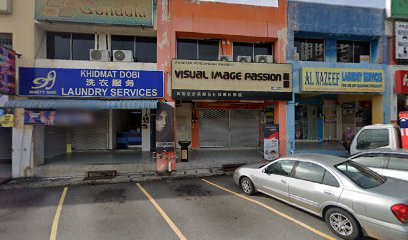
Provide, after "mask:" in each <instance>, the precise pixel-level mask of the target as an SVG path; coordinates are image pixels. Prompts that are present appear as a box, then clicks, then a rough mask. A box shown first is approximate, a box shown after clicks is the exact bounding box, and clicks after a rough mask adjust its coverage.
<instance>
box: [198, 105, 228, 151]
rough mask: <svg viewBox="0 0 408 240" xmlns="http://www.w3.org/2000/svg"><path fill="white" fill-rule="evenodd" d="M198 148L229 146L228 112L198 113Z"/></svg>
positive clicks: (205, 111)
mask: <svg viewBox="0 0 408 240" xmlns="http://www.w3.org/2000/svg"><path fill="white" fill-rule="evenodd" d="M199 124H200V147H228V146H229V112H228V110H202V111H200V119H199Z"/></svg>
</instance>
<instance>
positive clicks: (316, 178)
mask: <svg viewBox="0 0 408 240" xmlns="http://www.w3.org/2000/svg"><path fill="white" fill-rule="evenodd" d="M233 177H234V181H235V183H236V184H237V185H239V186H240V187H241V188H242V190H243V191H244V192H245V193H246V194H248V195H252V194H254V193H255V192H261V193H264V194H267V195H269V196H272V197H274V198H277V199H279V200H282V201H284V202H286V203H288V204H291V205H293V206H296V207H298V208H301V209H303V210H306V211H308V212H310V213H312V214H315V215H318V216H320V217H323V218H324V220H325V221H326V223H327V225H328V227H329V228H330V230H331V231H332V232H333V233H335V234H336V235H338V236H339V237H341V238H343V239H359V238H360V237H362V236H370V237H374V238H378V239H399V240H404V239H405V240H407V239H408V182H406V181H402V180H398V179H393V178H387V177H383V176H381V175H379V174H377V173H375V172H373V171H371V170H370V169H368V168H366V167H363V166H361V165H359V164H357V163H355V162H353V161H350V160H346V159H344V158H339V157H335V156H329V155H322V154H298V155H291V156H288V157H284V158H280V159H278V160H275V161H273V162H271V163H268V164H265V163H264V164H256V165H248V166H243V167H240V168H238V169H237V170H236V171H235V172H234V176H233Z"/></svg>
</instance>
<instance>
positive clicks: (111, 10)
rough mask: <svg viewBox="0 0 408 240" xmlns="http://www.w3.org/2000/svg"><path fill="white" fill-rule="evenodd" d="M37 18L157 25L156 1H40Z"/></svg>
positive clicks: (37, 2) (41, 19)
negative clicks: (154, 11) (155, 15)
mask: <svg viewBox="0 0 408 240" xmlns="http://www.w3.org/2000/svg"><path fill="white" fill-rule="evenodd" d="M35 19H36V20H39V21H59V22H78V23H99V24H120V25H144V26H153V1H152V0H87V1H83V0H36V1H35Z"/></svg>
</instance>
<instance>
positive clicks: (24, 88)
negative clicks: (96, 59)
mask: <svg viewBox="0 0 408 240" xmlns="http://www.w3.org/2000/svg"><path fill="white" fill-rule="evenodd" d="M20 95H21V96H44V97H47V96H49V97H94V98H127V99H156V98H163V97H164V76H163V72H162V71H136V70H100V69H63V68H24V67H21V68H20Z"/></svg>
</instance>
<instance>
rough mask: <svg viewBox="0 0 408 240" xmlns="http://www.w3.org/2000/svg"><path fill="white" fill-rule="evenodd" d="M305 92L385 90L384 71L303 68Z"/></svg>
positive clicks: (371, 91) (369, 91)
mask: <svg viewBox="0 0 408 240" xmlns="http://www.w3.org/2000/svg"><path fill="white" fill-rule="evenodd" d="M302 91H303V92H332V93H337V92H347V93H350V92H352V93H355V92H358V93H382V92H384V71H383V70H372V69H351V68H348V69H346V68H344V69H342V68H303V69H302Z"/></svg>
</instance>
